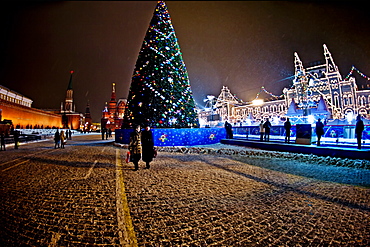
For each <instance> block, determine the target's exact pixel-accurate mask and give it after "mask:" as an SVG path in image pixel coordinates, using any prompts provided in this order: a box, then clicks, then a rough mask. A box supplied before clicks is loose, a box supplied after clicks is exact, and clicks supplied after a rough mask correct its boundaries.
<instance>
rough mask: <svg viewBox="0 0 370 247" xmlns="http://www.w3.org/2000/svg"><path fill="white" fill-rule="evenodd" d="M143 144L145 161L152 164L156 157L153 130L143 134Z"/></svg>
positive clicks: (145, 131)
mask: <svg viewBox="0 0 370 247" xmlns="http://www.w3.org/2000/svg"><path fill="white" fill-rule="evenodd" d="M141 144H142V148H143V156H142V159H143V161H145V162H151V161H152V160H153V156H154V140H153V133H152V131H151V130H149V131H147V130H144V131H142V132H141Z"/></svg>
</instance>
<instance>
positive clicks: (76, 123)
mask: <svg viewBox="0 0 370 247" xmlns="http://www.w3.org/2000/svg"><path fill="white" fill-rule="evenodd" d="M73 73H74V71H73V70H72V71H71V72H70V74H71V75H70V77H69V83H68V87H67V91H66V97H65V99H64V102H62V103H61V105H60V114H62V126H63V128H65V129H69V128H70V129H80V126H81V124H82V122H83V118H84V116H83V114H82V113H78V112H76V106H75V104H74V103H73V87H72V79H73Z"/></svg>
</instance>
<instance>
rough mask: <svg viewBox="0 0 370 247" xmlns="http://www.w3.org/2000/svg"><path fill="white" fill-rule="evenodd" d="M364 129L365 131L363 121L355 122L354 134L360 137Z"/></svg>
mask: <svg viewBox="0 0 370 247" xmlns="http://www.w3.org/2000/svg"><path fill="white" fill-rule="evenodd" d="M364 129H365V126H364V121H362V120H357V123H356V129H355V132H356V134H358V135H361V134H362V131H364Z"/></svg>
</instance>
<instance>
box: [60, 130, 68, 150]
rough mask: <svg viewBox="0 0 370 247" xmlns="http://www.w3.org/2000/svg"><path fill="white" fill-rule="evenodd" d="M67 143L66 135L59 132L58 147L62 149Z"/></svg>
mask: <svg viewBox="0 0 370 247" xmlns="http://www.w3.org/2000/svg"><path fill="white" fill-rule="evenodd" d="M66 142H67V138H66V135H65V134H64V130H62V131H61V132H60V147H61V148H64V144H65V143H66Z"/></svg>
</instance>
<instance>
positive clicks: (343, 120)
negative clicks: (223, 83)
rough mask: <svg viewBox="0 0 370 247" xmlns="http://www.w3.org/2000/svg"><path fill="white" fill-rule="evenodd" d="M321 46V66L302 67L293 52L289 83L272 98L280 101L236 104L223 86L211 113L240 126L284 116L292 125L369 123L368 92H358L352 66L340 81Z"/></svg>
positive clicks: (332, 62) (330, 56) (327, 54)
mask: <svg viewBox="0 0 370 247" xmlns="http://www.w3.org/2000/svg"><path fill="white" fill-rule="evenodd" d="M323 47H324V56H325V63H323V64H319V65H315V66H312V67H309V68H304V66H303V63H302V61H301V60H300V58H299V56H298V54H297V53H294V66H295V74H294V79H293V84H292V85H291V87H290V88H285V89H284V90H283V94H282V95H281V96H274V97H276V98H280V99H277V100H273V101H267V102H260V104H256V103H255V101H252V102H240V101H239V100H237V99H236V98H235V96H233V95H232V94H231V93H230V91H229V90H228V88H227V87H223V89H222V92H221V94H220V96H219V97H218V98H217V101H216V104H215V108H214V110H213V111H215V112H216V114H219V115H220V116H221V120H222V121H226V120H227V121H229V122H231V123H234V124H236V123H241V124H243V125H245V124H247V125H248V124H251V123H252V122H260V121H261V120H265V119H267V118H271V119H272V120H273V121H274V122H275V124H282V122H283V121H285V119H286V117H289V118H290V120H291V121H292V123H294V124H296V123H307V122H313V121H315V120H317V119H318V118H321V119H323V120H325V121H327V123H328V124H330V123H332V124H351V123H352V124H353V123H354V122H355V118H356V116H357V115H361V116H362V117H363V118H364V119H365V120H366V121H367V120H370V90H369V89H365V90H359V88H358V86H357V84H356V80H355V77H354V76H352V72H353V71H354V69H355V68H354V67H353V68H352V70H351V72H350V73H349V74H348V76H347V77H346V78H344V79H343V78H342V76H341V74H340V72H339V69H338V67H337V66H336V64H335V62H334V60H333V57H332V55H331V53H330V52H329V50H328V48H327V46H326V45H325V44H324V45H323ZM359 73H360V72H359ZM361 75H362V76H363V77H365V78H366V79H368V80H370V78H368V77H366V76H365V75H363V74H362V73H361ZM262 89H263V90H264V88H263V87H262ZM225 95H226V96H225ZM233 97H234V98H233ZM204 116H205V114H204V113H203V117H204Z"/></svg>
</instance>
